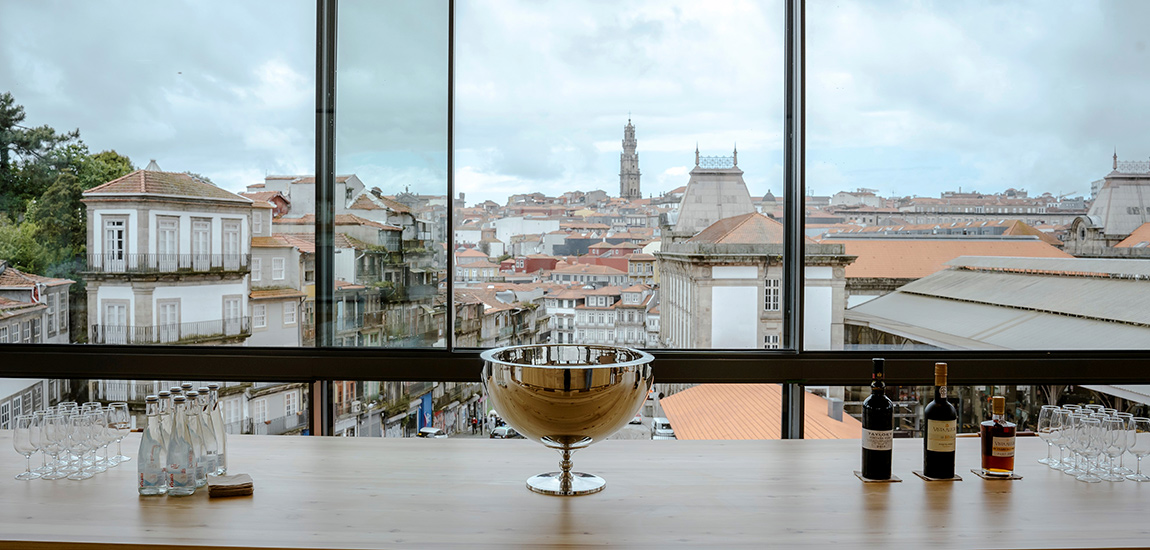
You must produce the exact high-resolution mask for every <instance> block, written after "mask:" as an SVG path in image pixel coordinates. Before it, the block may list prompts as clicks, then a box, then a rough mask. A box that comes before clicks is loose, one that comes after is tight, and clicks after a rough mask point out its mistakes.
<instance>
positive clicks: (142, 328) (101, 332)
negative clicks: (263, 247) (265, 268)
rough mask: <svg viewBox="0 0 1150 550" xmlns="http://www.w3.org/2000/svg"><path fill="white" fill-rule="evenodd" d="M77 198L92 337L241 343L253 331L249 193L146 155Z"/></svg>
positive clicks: (108, 340)
mask: <svg viewBox="0 0 1150 550" xmlns="http://www.w3.org/2000/svg"><path fill="white" fill-rule="evenodd" d="M82 201H83V203H84V205H85V207H86V209H87V214H88V215H87V220H88V222H87V224H88V227H87V243H88V264H87V269H86V270H85V271H84V273H83V277H84V281H85V282H86V283H87V293H88V333H89V334H88V341H89V342H92V343H97V344H177V343H179V344H241V343H243V341H244V340H246V339H247V338H248V337H249V336H251V312H250V309H249V306H248V284H247V277H248V275H249V273H250V271H251V265H250V263H251V262H250V260H251V248H250V243H251V237H252V232H251V219H252V211H253V207H252V200H251V199H248V198H245V197H241V196H239V195H236V194H234V193H230V192H228V191H224V190H223V189H220V188H218V187H216V186H215V185H212V184H211V183H208V182H206V181H203V180H200V179H198V178H196V177H194V176H191V175H189V174H180V173H173V172H163V171H160V169H159V166H157V165H156V164H155V162H152V163H151V164H149V165H148V168H147V169H144V170H137V171H135V172H132V173H130V174H128V175H126V176H123V177H121V178H118V179H115V180H112V181H110V182H108V183H105V184H103V185H99V186H96V187H93V188H92V189H89V190H87V191H85V192H84V194H83V199H82ZM259 210H260V211H261V212H262V211H264V210H265V209H263V208H261V209H259Z"/></svg>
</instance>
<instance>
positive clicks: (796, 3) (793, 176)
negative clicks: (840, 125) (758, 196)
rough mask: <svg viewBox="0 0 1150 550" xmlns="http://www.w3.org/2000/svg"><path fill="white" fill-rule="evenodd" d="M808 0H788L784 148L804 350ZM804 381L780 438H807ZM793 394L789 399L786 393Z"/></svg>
mask: <svg viewBox="0 0 1150 550" xmlns="http://www.w3.org/2000/svg"><path fill="white" fill-rule="evenodd" d="M804 10H805V2H804V0H787V4H786V35H785V36H786V48H785V57H786V59H785V60H784V65H785V67H786V69H785V72H786V74H785V88H786V92H785V103H786V105H785V107H784V110H785V117H784V118H785V120H784V146H783V147H784V153H783V170H784V174H783V201H784V202H783V223H784V227H783V231H784V233H783V235H784V237H783V273H784V275H785V276H784V277H783V285H784V286H783V345H784V346H785V347H786V348H788V349H791V350H794V352H795V353H798V354H800V355H801V354H802V353H803V280H804V276H803V264H804V257H805V251H804V249H803V235H804V233H803V221H804V219H803V218H804V212H805V210H804V205H803V201H804V196H805V195H806V193H805V192H804V191H805V190H804V185H803V145H804V144H803V131H804V128H803V122H804V119H805V117H804V110H803V108H804V107H803V93H804V90H803V78H804V76H803V69H804V62H803V57H804V41H803V15H804V13H803V12H804ZM801 392H802V385H801V380H795V379H788V381H787V383H786V384H784V387H783V396H784V399H783V400H782V402H783V411H782V420H783V421H782V437H783V438H784V439H801V438H802V437H803V407H802V404H803V403H802V402H803V399H802V398H801V397H802V394H801ZM788 397H789V398H788Z"/></svg>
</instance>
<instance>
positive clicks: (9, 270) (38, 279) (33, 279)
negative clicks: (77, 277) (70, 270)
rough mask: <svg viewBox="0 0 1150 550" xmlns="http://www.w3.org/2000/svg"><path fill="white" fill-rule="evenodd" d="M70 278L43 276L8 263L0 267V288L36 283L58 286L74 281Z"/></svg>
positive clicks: (31, 285)
mask: <svg viewBox="0 0 1150 550" xmlns="http://www.w3.org/2000/svg"><path fill="white" fill-rule="evenodd" d="M75 282H76V281H72V280H70V279H57V278H54V277H44V276H41V275H34V274H32V273H24V272H23V271H20V270H19V269H16V268H14V267H12V266H10V265H7V264H5V265H3V266H2V267H0V288H28V289H30V288H32V287H33V286H35V285H36V284H37V283H39V284H42V285H45V286H59V285H68V284H72V283H75Z"/></svg>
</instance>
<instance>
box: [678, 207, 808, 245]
mask: <svg viewBox="0 0 1150 550" xmlns="http://www.w3.org/2000/svg"><path fill="white" fill-rule="evenodd" d="M687 242H691V243H713V244H765V243H781V242H783V224H781V223H779V222H777V221H775V220H773V219H771V218H769V217H767V216H765V215H763V214H760V213H758V212H751V213H749V214H743V215H741V216H732V217H730V218H723V219H721V220H719V221H717V222H715V223H713V224H711V225H709V226H707V228H706V229H704V230H702V231H700V232H699V233H698V234H697V235H695V236H694V237H691V238H690V239H688V240H687ZM806 242H808V243H814V241H813V240H811V239H810V238H807V239H806Z"/></svg>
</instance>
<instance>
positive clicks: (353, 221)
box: [275, 214, 403, 231]
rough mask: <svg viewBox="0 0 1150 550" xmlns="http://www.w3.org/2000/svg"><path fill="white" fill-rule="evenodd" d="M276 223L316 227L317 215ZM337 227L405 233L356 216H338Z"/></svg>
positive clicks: (399, 228) (283, 219) (399, 229)
mask: <svg viewBox="0 0 1150 550" xmlns="http://www.w3.org/2000/svg"><path fill="white" fill-rule="evenodd" d="M275 223H279V224H291V225H315V214H305V215H303V216H301V217H299V218H277V219H276V221H275ZM335 225H363V226H366V227H374V228H376V229H382V230H384V231H403V228H402V227H396V226H394V225H388V224H385V223H379V222H375V221H371V220H368V219H364V218H361V217H359V216H356V215H355V214H336V215H335Z"/></svg>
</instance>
